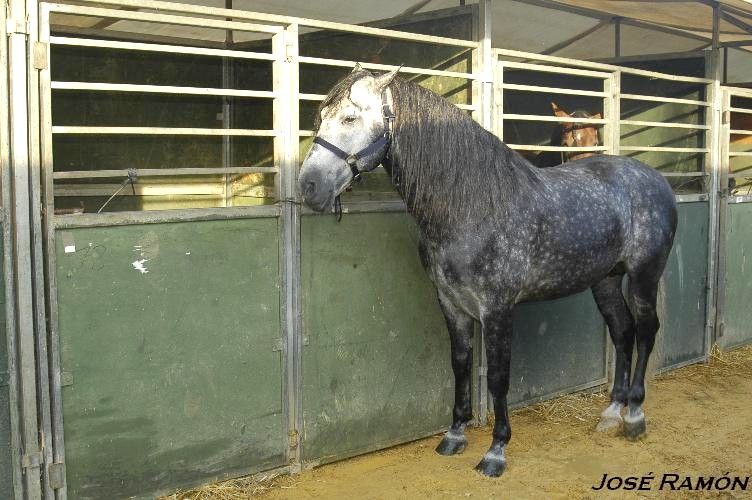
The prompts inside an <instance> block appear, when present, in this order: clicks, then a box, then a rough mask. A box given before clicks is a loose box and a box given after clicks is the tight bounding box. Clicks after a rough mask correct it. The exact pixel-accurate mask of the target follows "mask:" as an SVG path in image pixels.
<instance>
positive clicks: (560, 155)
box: [529, 102, 603, 168]
mask: <svg viewBox="0 0 752 500" xmlns="http://www.w3.org/2000/svg"><path fill="white" fill-rule="evenodd" d="M551 108H552V109H553V112H554V115H555V116H558V117H559V118H594V119H601V118H602V117H603V114H602V113H596V114H594V115H590V114H588V113H586V112H585V111H579V110H578V111H574V112H572V113H567V112H566V111H564V109H563V108H561V107H559V105H557V104H556V103H555V102H552V103H551ZM550 144H551V145H552V146H566V147H569V148H580V147H591V146H599V145H600V140H599V138H598V127H597V126H596V125H593V124H591V123H580V122H567V121H564V122H560V123H557V124H556V126H555V127H554V129H553V132H552V134H551V142H550ZM594 154H595V153H591V152H580V151H571V152H570V151H561V152H559V151H544V152H542V153H540V154H538V155H537V156H536V157H535V158H529V159H530V161H532V162H533V164H535V165H536V166H537V167H540V168H548V167H555V166H557V165H561V164H563V163H566V162H568V161H574V160H579V159H580V158H587V157H588V156H593V155H594Z"/></svg>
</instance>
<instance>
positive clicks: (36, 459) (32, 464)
mask: <svg viewBox="0 0 752 500" xmlns="http://www.w3.org/2000/svg"><path fill="white" fill-rule="evenodd" d="M41 463H42V452H41V451H37V452H36V453H24V455H23V456H22V457H21V467H23V468H24V469H35V468H36V469H38V468H39V466H40V464H41Z"/></svg>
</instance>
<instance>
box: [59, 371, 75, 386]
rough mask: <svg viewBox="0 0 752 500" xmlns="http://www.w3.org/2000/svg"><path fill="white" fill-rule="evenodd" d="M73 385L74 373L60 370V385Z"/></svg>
mask: <svg viewBox="0 0 752 500" xmlns="http://www.w3.org/2000/svg"><path fill="white" fill-rule="evenodd" d="M69 385H73V373H71V372H60V387H68V386H69Z"/></svg>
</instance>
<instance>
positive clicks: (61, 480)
mask: <svg viewBox="0 0 752 500" xmlns="http://www.w3.org/2000/svg"><path fill="white" fill-rule="evenodd" d="M47 481H48V483H49V485H50V488H52V489H53V490H59V489H60V488H62V487H63V486H65V464H64V463H63V462H55V463H54V464H50V466H49V467H47Z"/></svg>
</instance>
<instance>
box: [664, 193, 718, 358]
mask: <svg viewBox="0 0 752 500" xmlns="http://www.w3.org/2000/svg"><path fill="white" fill-rule="evenodd" d="M678 211H679V223H678V226H677V231H676V236H675V237H674V247H673V249H672V250H671V255H670V256H669V260H668V263H667V265H666V270H665V272H664V274H663V279H662V287H661V289H660V290H659V294H658V317H659V318H660V321H661V329H660V331H659V332H658V338H657V340H656V353H658V357H659V358H660V361H659V363H658V365H657V366H660V367H669V366H672V365H675V364H678V363H682V362H686V361H690V360H692V359H697V358H699V357H701V356H703V355H704V353H705V307H706V303H707V301H706V292H707V290H706V284H707V268H708V204H707V202H693V203H679V204H678Z"/></svg>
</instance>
